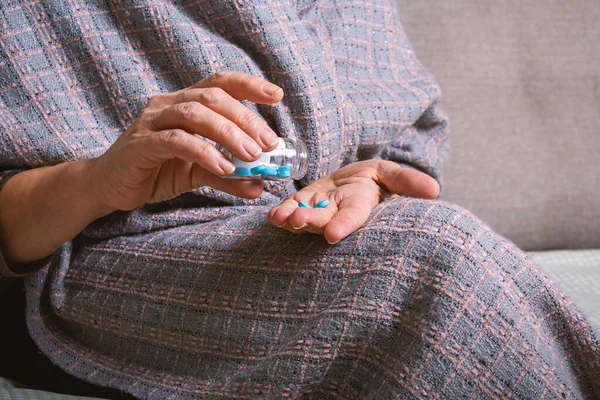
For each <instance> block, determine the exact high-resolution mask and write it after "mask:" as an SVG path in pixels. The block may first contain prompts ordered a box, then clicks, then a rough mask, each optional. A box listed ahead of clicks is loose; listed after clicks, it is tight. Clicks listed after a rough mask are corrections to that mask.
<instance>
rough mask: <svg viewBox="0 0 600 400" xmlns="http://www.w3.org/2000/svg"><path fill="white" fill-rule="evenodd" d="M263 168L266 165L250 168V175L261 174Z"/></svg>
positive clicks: (265, 167)
mask: <svg viewBox="0 0 600 400" xmlns="http://www.w3.org/2000/svg"><path fill="white" fill-rule="evenodd" d="M265 169H267V166H266V165H257V166H256V167H254V168H252V169H251V170H250V172H251V173H252V175H262V173H263V171H264V170H265Z"/></svg>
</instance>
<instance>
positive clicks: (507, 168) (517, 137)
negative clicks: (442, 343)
mask: <svg viewBox="0 0 600 400" xmlns="http://www.w3.org/2000/svg"><path fill="white" fill-rule="evenodd" d="M398 4H399V14H400V19H401V20H402V21H403V22H404V23H405V27H406V30H407V31H408V36H409V37H410V38H411V40H412V42H413V44H414V46H415V48H416V53H417V55H418V56H419V58H420V60H421V61H422V63H423V64H425V66H427V67H428V68H429V69H430V70H431V72H432V73H433V74H434V75H435V76H436V77H437V78H438V80H439V82H440V85H441V87H442V92H443V101H442V104H443V105H444V108H445V109H446V110H447V111H448V113H449V115H450V122H451V126H452V151H451V157H450V162H449V164H448V166H447V168H446V169H445V175H446V185H445V190H444V193H443V198H444V199H445V200H448V201H451V202H454V203H457V204H460V205H462V206H464V207H466V208H467V209H469V210H471V211H472V212H474V213H475V214H476V215H478V216H479V217H480V218H482V219H483V220H485V221H486V222H487V223H488V224H489V225H491V227H492V228H494V229H495V230H497V231H498V232H500V233H502V234H504V235H505V236H507V237H508V238H509V239H511V240H513V241H514V242H515V243H516V244H517V245H519V246H520V247H522V248H524V249H527V250H541V249H561V248H596V247H600V223H599V222H598V221H600V23H598V21H599V20H600V1H598V0H579V1H575V0H566V1H565V0H548V1H544V2H543V4H541V3H540V2H531V1H525V0H511V1H508V0H507V1H492V0H486V1H483V2H478V1H471V0H468V1H467V0H456V1H454V0H453V1H445V0H422V1H409V0H399V1H398Z"/></svg>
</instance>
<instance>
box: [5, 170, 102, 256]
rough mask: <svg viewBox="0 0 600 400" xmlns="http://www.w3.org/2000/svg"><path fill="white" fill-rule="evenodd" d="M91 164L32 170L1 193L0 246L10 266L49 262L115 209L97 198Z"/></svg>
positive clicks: (14, 179)
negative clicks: (93, 223) (44, 260)
mask: <svg viewBox="0 0 600 400" xmlns="http://www.w3.org/2000/svg"><path fill="white" fill-rule="evenodd" d="M92 162H93V160H82V161H75V162H69V163H63V164H59V165H55V166H51V167H44V168H37V169H32V170H29V171H25V172H21V173H19V174H17V175H15V176H13V177H12V178H10V179H9V180H8V181H7V182H6V184H5V185H4V187H3V188H2V190H1V191H0V245H1V246H2V251H3V254H4V258H5V259H6V260H7V261H8V262H9V263H11V264H22V263H28V262H31V261H35V260H39V259H41V258H44V257H46V256H48V255H50V254H52V253H53V252H54V251H56V250H57V249H58V248H59V247H60V246H61V245H62V244H64V243H65V242H67V241H69V240H71V239H73V238H74V237H75V236H77V234H79V233H80V232H81V231H82V230H83V229H84V228H85V227H86V226H87V225H88V224H89V223H91V222H92V221H94V220H95V219H97V218H100V217H102V216H104V215H106V214H109V213H110V212H111V211H113V210H111V209H108V208H106V207H105V206H103V204H102V203H101V202H100V200H99V198H98V197H97V196H95V194H94V191H93V189H94V188H93V186H92V185H93V177H91V176H90V166H91V163H92Z"/></svg>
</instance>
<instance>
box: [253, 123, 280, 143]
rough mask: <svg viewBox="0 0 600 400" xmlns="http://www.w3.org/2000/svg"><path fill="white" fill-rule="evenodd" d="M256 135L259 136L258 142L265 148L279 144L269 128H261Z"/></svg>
mask: <svg viewBox="0 0 600 400" xmlns="http://www.w3.org/2000/svg"><path fill="white" fill-rule="evenodd" d="M258 135H259V136H260V140H262V142H263V143H264V144H265V145H266V146H267V147H273V146H276V145H278V144H279V138H278V137H277V134H275V132H273V130H272V129H271V128H269V127H266V128H262V129H261V130H260V132H259V134H258Z"/></svg>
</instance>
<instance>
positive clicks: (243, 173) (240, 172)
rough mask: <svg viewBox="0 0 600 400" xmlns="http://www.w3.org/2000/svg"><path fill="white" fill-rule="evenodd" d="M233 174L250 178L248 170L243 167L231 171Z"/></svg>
mask: <svg viewBox="0 0 600 400" xmlns="http://www.w3.org/2000/svg"><path fill="white" fill-rule="evenodd" d="M233 174H234V175H237V176H250V169H249V168H244V167H237V168H236V169H235V171H233Z"/></svg>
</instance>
